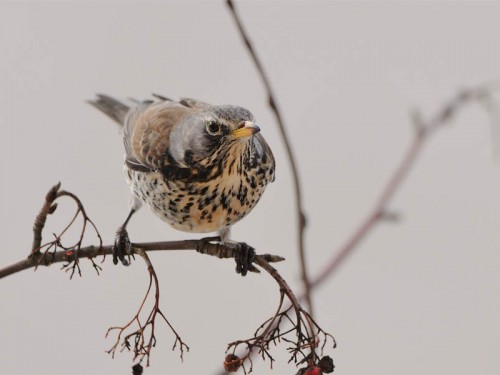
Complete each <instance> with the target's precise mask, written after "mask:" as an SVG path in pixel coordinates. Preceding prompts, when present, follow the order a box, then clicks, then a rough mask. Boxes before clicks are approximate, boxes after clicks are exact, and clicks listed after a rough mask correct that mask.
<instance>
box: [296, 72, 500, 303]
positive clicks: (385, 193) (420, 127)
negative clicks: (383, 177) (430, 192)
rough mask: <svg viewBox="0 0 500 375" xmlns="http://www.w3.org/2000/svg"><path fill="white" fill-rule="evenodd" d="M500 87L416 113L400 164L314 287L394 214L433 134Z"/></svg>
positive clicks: (476, 91)
mask: <svg viewBox="0 0 500 375" xmlns="http://www.w3.org/2000/svg"><path fill="white" fill-rule="evenodd" d="M499 87H500V82H491V83H486V84H483V85H479V86H477V87H475V88H471V89H465V90H462V91H460V92H458V93H457V94H456V95H455V96H454V97H452V98H451V99H450V100H449V101H448V102H446V103H445V104H444V105H443V106H442V107H441V108H440V109H439V110H438V111H437V112H436V113H435V114H434V116H432V117H430V118H429V119H428V120H424V119H423V118H422V116H421V115H420V113H418V112H416V113H413V114H412V123H413V126H414V129H415V132H414V136H413V139H412V141H411V143H410V145H409V147H408V149H407V151H406V153H405V154H404V155H403V158H402V160H401V161H400V163H399V164H398V167H397V168H396V170H395V171H394V173H393V174H392V176H391V177H390V178H389V180H388V182H387V184H386V185H385V187H384V189H383V190H382V193H381V194H380V197H379V199H378V200H377V201H376V203H375V206H374V207H373V209H372V210H371V211H370V212H369V213H368V215H367V216H366V217H365V219H364V220H363V221H362V222H361V224H360V225H359V227H358V228H357V229H356V230H355V231H354V233H353V234H352V235H351V237H349V238H348V240H347V241H346V242H345V243H344V245H343V246H341V247H340V249H339V251H338V252H336V254H335V256H334V257H333V258H332V259H330V260H329V261H328V262H326V263H327V265H326V266H325V268H324V269H323V271H322V272H320V273H319V274H318V275H317V276H316V277H315V278H314V279H313V280H312V282H311V288H314V287H316V286H318V285H319V284H321V283H323V282H324V281H325V280H326V279H328V278H329V277H331V276H332V275H333V274H334V273H335V272H336V271H337V270H338V269H339V267H340V266H341V265H342V264H343V262H344V260H345V259H346V258H347V257H348V256H349V255H351V254H352V253H353V251H354V250H355V249H356V246H357V245H358V244H359V243H360V242H361V241H362V240H363V239H364V238H365V237H366V236H367V235H368V234H369V233H370V232H371V230H372V229H373V228H374V227H375V226H376V225H377V224H378V223H380V222H383V221H385V220H387V219H388V218H389V217H390V215H388V211H387V210H388V205H389V203H390V201H391V200H392V198H393V197H394V195H395V194H396V192H397V191H398V189H399V188H400V187H401V185H402V184H403V182H404V181H405V179H406V177H407V176H408V174H409V172H410V171H411V169H412V167H413V166H414V165H415V161H416V160H417V158H418V156H419V155H420V154H421V152H422V149H423V146H424V145H425V144H426V141H427V140H428V139H429V137H430V136H431V135H433V134H434V132H435V131H436V130H437V129H439V128H440V127H442V126H444V125H446V124H448V123H449V122H450V121H451V120H452V119H453V118H454V117H455V116H456V115H457V113H458V112H459V111H460V110H462V109H463V108H464V107H465V106H466V105H468V104H471V103H475V102H478V101H483V100H484V99H485V98H489V97H490V96H491V93H492V92H493V91H495V90H498V88H499ZM307 293H308V292H307V290H306V291H304V294H303V295H302V297H304V298H306V296H307Z"/></svg>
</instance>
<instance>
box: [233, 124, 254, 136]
mask: <svg viewBox="0 0 500 375" xmlns="http://www.w3.org/2000/svg"><path fill="white" fill-rule="evenodd" d="M258 132H260V128H259V127H258V126H257V125H255V124H254V123H253V122H251V121H245V122H244V123H243V126H242V127H241V128H239V129H236V130H233V131H232V132H231V135H232V136H233V137H235V138H243V137H250V136H252V135H254V134H255V133H258Z"/></svg>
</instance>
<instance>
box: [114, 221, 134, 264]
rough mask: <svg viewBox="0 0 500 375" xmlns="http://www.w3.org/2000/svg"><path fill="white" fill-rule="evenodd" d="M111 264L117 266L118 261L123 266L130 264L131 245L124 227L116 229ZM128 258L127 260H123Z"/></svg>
mask: <svg viewBox="0 0 500 375" xmlns="http://www.w3.org/2000/svg"><path fill="white" fill-rule="evenodd" d="M112 250H113V263H114V264H118V260H120V262H122V264H123V265H124V266H128V265H129V264H130V256H131V255H132V257H133V253H132V244H131V243H130V239H129V238H128V232H127V230H126V229H125V228H124V227H120V228H118V230H117V231H116V236H115V243H114V244H113V249H112ZM125 256H127V257H128V260H127V259H125Z"/></svg>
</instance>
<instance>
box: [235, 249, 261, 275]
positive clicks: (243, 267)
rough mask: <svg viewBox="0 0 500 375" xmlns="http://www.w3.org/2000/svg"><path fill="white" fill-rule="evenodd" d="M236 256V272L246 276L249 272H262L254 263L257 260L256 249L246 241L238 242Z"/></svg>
mask: <svg viewBox="0 0 500 375" xmlns="http://www.w3.org/2000/svg"><path fill="white" fill-rule="evenodd" d="M236 250H237V252H236V256H235V257H234V260H235V261H236V273H239V274H240V275H241V276H246V274H247V272H248V271H250V272H257V273H258V272H260V271H259V270H258V269H257V268H256V267H255V266H254V265H253V261H254V260H255V249H254V248H253V247H251V246H250V245H247V244H246V243H245V242H237V243H236Z"/></svg>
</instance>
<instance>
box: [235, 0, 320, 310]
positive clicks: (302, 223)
mask: <svg viewBox="0 0 500 375" xmlns="http://www.w3.org/2000/svg"><path fill="white" fill-rule="evenodd" d="M226 4H227V6H228V8H229V10H230V11H231V15H232V16H233V19H234V21H235V22H236V26H237V27H238V31H239V33H240V36H241V38H242V39H243V42H244V43H245V46H246V48H247V49H248V52H249V53H250V56H251V57H252V60H253V62H254V65H255V67H256V68H257V71H258V73H259V76H260V78H261V80H262V83H263V84H264V87H265V89H266V91H267V96H268V104H269V106H270V107H271V110H272V111H273V113H274V116H275V118H276V122H277V124H278V129H279V131H280V134H281V138H282V139H283V143H284V144H285V150H286V154H287V157H288V161H289V163H290V168H291V170H292V177H293V186H294V191H295V206H296V208H297V234H298V239H297V241H298V247H299V258H300V268H301V277H302V282H303V283H304V290H305V299H306V304H307V308H308V310H309V313H310V314H311V315H313V306H312V298H311V285H310V284H311V283H310V278H309V274H308V271H307V261H306V254H305V253H306V252H305V243H304V230H305V227H306V216H305V213H304V208H303V204H302V193H301V185H300V179H299V172H298V168H297V163H296V161H295V156H294V153H293V151H292V146H291V144H290V140H289V138H288V134H287V131H286V128H285V125H284V122H283V118H282V116H281V111H280V110H279V108H278V104H277V102H276V99H275V95H274V94H273V90H272V88H271V83H270V80H269V78H268V76H267V74H266V72H265V70H264V67H263V65H262V63H261V61H260V60H259V58H258V57H257V53H256V51H255V49H254V47H253V45H252V43H251V41H250V39H249V37H248V34H247V33H246V31H245V29H244V27H243V23H242V21H241V18H240V16H239V15H238V12H237V11H236V9H235V6H234V3H233V1H232V0H227V1H226Z"/></svg>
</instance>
